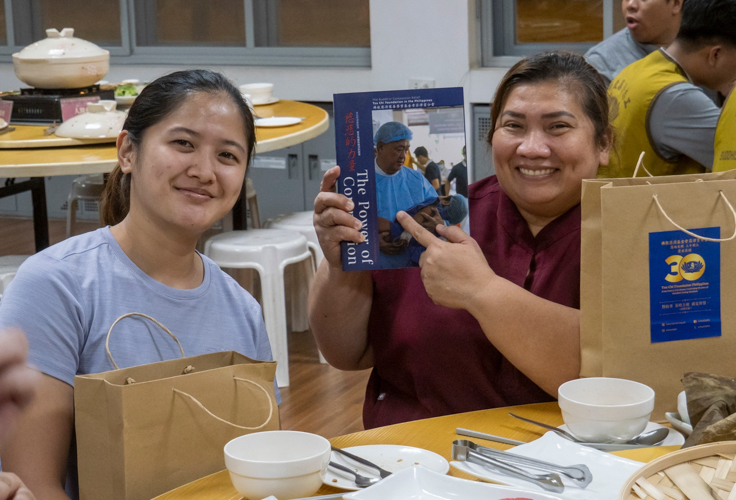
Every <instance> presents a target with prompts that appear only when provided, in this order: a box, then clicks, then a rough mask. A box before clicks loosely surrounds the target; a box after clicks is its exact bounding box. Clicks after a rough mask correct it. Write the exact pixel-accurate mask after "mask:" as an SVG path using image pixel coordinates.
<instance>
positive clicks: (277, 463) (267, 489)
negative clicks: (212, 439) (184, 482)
mask: <svg viewBox="0 0 736 500" xmlns="http://www.w3.org/2000/svg"><path fill="white" fill-rule="evenodd" d="M330 452H331V449H330V442H329V441H327V440H326V439H325V438H323V437H322V436H318V435H316V434H309V433H306V432H297V431H268V432H256V433H253V434H247V435H245V436H240V437H238V438H235V439H233V440H232V441H230V442H229V443H227V444H226V445H225V466H226V467H227V469H228V470H229V471H230V479H231V480H232V482H233V486H235V489H236V490H238V492H239V493H240V494H241V495H244V496H245V498H247V499H248V500H260V499H262V498H265V497H267V496H270V495H273V496H275V497H277V498H278V499H279V500H286V499H289V498H299V497H306V496H309V495H312V494H313V493H315V492H316V491H317V490H318V489H319V488H320V487H321V486H322V480H323V479H324V477H325V471H326V470H327V465H328V464H329V463H330Z"/></svg>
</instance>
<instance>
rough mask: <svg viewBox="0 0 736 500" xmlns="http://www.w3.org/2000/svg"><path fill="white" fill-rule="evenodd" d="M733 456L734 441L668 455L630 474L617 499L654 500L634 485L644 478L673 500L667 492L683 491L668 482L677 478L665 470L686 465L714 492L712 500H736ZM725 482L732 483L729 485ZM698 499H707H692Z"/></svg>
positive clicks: (654, 499) (701, 446) (653, 497)
mask: <svg viewBox="0 0 736 500" xmlns="http://www.w3.org/2000/svg"><path fill="white" fill-rule="evenodd" d="M734 455H736V441H723V442H719V443H709V444H704V445H700V446H693V447H692V448H687V449H684V450H679V451H675V452H673V453H669V454H667V455H664V456H663V457H660V458H658V459H656V460H654V461H652V462H650V463H648V464H647V465H645V466H644V467H642V468H641V469H639V470H638V471H637V472H636V473H635V474H634V475H632V476H631V477H630V478H629V479H628V481H626V484H624V486H623V488H621V491H620V493H619V497H618V498H619V500H642V499H645V500H656V496H653V495H651V494H646V495H645V496H642V492H644V493H647V492H646V490H645V488H643V487H642V486H641V484H637V480H640V479H642V478H643V479H645V480H646V482H647V483H648V484H650V485H652V486H654V487H655V488H657V489H658V490H659V491H660V492H665V496H664V498H665V499H666V500H672V499H673V498H675V497H672V496H667V495H666V493H667V490H668V489H675V490H677V491H680V492H682V491H681V490H679V489H678V486H677V485H676V484H675V483H674V482H673V480H672V479H671V476H674V475H677V474H676V472H675V471H669V473H665V472H664V471H665V470H666V469H670V468H671V467H674V466H676V465H680V464H688V463H689V464H690V466H691V467H692V469H693V470H694V471H695V473H696V474H697V476H698V477H699V478H700V479H702V480H703V481H704V482H705V483H706V484H708V485H709V486H710V487H711V488H712V489H713V491H714V492H715V494H716V495H715V496H713V497H712V498H713V499H714V500H736V460H734ZM688 473H689V471H688ZM728 483H732V484H731V485H730V486H729V484H728ZM635 489H638V490H639V491H638V493H636V492H635V491H634V490H635ZM670 491H671V490H670ZM683 498H684V499H690V498H691V497H689V496H688V495H686V494H684V495H683ZM698 498H708V497H696V499H695V500H697V499H698ZM691 500H692V499H691Z"/></svg>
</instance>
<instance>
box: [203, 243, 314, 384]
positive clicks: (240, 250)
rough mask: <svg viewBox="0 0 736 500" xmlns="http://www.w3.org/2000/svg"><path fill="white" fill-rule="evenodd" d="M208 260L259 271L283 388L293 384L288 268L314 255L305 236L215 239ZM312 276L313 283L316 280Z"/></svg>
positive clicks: (207, 246)
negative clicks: (290, 383) (289, 327)
mask: <svg viewBox="0 0 736 500" xmlns="http://www.w3.org/2000/svg"><path fill="white" fill-rule="evenodd" d="M204 253H205V255H206V256H207V257H209V258H210V259H212V260H213V261H215V262H216V263H217V265H218V266H220V267H222V268H226V269H227V268H230V269H255V270H256V271H257V272H258V274H259V275H260V280H261V295H262V307H263V318H264V320H265V323H266V331H267V332H268V339H269V341H270V343H271V351H272V353H273V358H274V359H275V360H276V361H277V362H278V366H277V368H276V379H277V382H278V385H279V387H286V386H288V385H289V348H288V338H287V335H288V332H287V327H286V296H285V292H284V268H286V266H288V265H289V264H293V263H296V262H303V261H305V260H306V261H308V262H309V263H310V265H309V268H310V270H311V260H312V254H311V252H310V250H309V247H308V246H307V240H306V238H305V237H304V236H302V235H301V234H299V233H296V232H293V231H285V230H281V229H250V230H247V231H231V232H227V233H222V234H218V235H216V236H213V237H212V238H210V239H209V240H207V242H206V243H205V246H204ZM312 276H313V275H312V273H311V272H310V273H309V278H308V279H309V280H311V279H312Z"/></svg>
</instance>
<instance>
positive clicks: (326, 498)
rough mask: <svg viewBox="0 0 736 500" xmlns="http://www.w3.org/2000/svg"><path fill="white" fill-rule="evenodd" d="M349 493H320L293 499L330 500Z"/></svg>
mask: <svg viewBox="0 0 736 500" xmlns="http://www.w3.org/2000/svg"><path fill="white" fill-rule="evenodd" d="M348 493H350V492H349V491H347V492H345V493H333V494H332V495H322V496H319V497H305V498H295V499H294V500H332V499H337V498H342V497H343V495H347V494H348Z"/></svg>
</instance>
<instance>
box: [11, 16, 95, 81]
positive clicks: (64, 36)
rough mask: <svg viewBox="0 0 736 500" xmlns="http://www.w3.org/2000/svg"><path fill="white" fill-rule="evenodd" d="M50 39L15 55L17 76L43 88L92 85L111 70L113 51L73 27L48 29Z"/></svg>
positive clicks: (33, 44)
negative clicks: (78, 34)
mask: <svg viewBox="0 0 736 500" xmlns="http://www.w3.org/2000/svg"><path fill="white" fill-rule="evenodd" d="M46 36H47V38H45V39H43V40H40V41H38V42H35V43H32V44H31V45H29V46H28V47H25V48H24V49H23V50H21V51H20V52H16V53H15V54H13V68H14V69H15V75H16V76H17V77H18V79H19V80H20V81H22V82H23V83H25V84H27V85H30V86H31V87H35V88H39V89H73V88H79V87H88V86H89V85H92V84H94V83H95V82H97V81H98V80H101V79H102V78H103V77H104V76H105V75H106V74H107V72H108V70H109V69H110V52H109V51H107V50H104V49H101V48H100V47H98V46H97V45H95V44H94V43H92V42H88V41H86V40H82V39H81V38H75V37H74V29H73V28H64V29H63V30H61V32H59V31H58V30H56V29H48V30H46Z"/></svg>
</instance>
